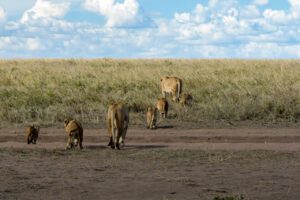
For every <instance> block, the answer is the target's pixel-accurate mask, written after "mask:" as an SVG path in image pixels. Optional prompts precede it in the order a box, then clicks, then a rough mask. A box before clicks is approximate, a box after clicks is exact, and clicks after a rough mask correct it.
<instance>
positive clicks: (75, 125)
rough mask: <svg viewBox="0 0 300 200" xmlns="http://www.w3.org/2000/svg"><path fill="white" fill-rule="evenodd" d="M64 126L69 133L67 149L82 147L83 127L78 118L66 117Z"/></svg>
mask: <svg viewBox="0 0 300 200" xmlns="http://www.w3.org/2000/svg"><path fill="white" fill-rule="evenodd" d="M64 127H65V130H66V132H67V134H68V143H67V146H66V149H73V148H75V147H79V148H80V149H82V148H83V147H82V140H83V128H82V126H81V124H80V122H78V121H77V120H73V119H65V121H64Z"/></svg>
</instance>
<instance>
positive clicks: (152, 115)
mask: <svg viewBox="0 0 300 200" xmlns="http://www.w3.org/2000/svg"><path fill="white" fill-rule="evenodd" d="M146 116H147V128H150V129H154V128H156V118H157V109H156V108H155V107H153V106H149V107H148V109H147V115H146Z"/></svg>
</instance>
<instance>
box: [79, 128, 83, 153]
mask: <svg viewBox="0 0 300 200" xmlns="http://www.w3.org/2000/svg"><path fill="white" fill-rule="evenodd" d="M82 141H83V130H81V131H80V132H79V148H80V149H83V146H82Z"/></svg>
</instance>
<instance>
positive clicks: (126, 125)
mask: <svg viewBox="0 0 300 200" xmlns="http://www.w3.org/2000/svg"><path fill="white" fill-rule="evenodd" d="M150 127H151V126H150ZM127 129H128V121H125V123H124V128H123V131H122V134H121V138H120V143H121V144H122V146H123V147H124V146H125V138H126V134H127Z"/></svg>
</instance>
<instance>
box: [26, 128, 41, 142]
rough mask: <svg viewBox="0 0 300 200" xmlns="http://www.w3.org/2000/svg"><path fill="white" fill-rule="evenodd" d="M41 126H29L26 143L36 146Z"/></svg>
mask: <svg viewBox="0 0 300 200" xmlns="http://www.w3.org/2000/svg"><path fill="white" fill-rule="evenodd" d="M39 131H40V127H39V126H29V127H27V128H26V131H25V132H26V141H27V144H31V143H32V144H36V141H37V139H38V137H39Z"/></svg>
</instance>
